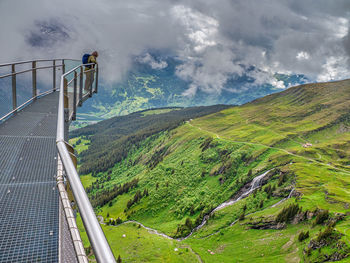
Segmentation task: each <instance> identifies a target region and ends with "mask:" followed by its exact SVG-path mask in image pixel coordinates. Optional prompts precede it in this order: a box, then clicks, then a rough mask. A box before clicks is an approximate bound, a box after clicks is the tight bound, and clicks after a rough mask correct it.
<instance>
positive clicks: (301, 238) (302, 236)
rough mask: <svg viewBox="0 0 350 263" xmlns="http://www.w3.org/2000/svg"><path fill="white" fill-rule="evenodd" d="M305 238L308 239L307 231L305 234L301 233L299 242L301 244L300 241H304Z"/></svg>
mask: <svg viewBox="0 0 350 263" xmlns="http://www.w3.org/2000/svg"><path fill="white" fill-rule="evenodd" d="M307 238H309V231H307V232H303V231H301V232H300V234H299V236H298V240H299V242H301V241H303V240H305V239H307Z"/></svg>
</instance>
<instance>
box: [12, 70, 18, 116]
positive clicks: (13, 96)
mask: <svg viewBox="0 0 350 263" xmlns="http://www.w3.org/2000/svg"><path fill="white" fill-rule="evenodd" d="M11 69H12V74H13V75H12V110H16V108H17V89H16V74H15V73H16V68H15V64H12V65H11Z"/></svg>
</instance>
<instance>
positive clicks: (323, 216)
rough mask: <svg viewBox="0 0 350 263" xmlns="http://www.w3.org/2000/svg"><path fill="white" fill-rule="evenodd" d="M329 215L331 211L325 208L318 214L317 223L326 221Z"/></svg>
mask: <svg viewBox="0 0 350 263" xmlns="http://www.w3.org/2000/svg"><path fill="white" fill-rule="evenodd" d="M328 217H329V212H328V210H323V211H321V212H320V213H319V214H318V215H317V216H316V219H315V224H316V225H320V224H323V223H324V221H326V220H327V219H328Z"/></svg>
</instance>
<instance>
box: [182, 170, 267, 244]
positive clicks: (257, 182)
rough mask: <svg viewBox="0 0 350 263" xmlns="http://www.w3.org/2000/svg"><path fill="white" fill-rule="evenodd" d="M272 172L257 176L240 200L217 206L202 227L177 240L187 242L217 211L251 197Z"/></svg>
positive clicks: (200, 226) (203, 221)
mask: <svg viewBox="0 0 350 263" xmlns="http://www.w3.org/2000/svg"><path fill="white" fill-rule="evenodd" d="M270 171H271V170H268V171H266V172H265V173H263V174H260V175H258V176H256V177H255V178H254V179H253V181H252V183H251V186H250V188H249V190H248V191H246V192H244V193H243V194H241V195H240V196H239V197H238V198H236V199H233V200H229V201H226V202H224V203H222V204H221V205H219V206H217V207H216V208H215V209H214V210H213V211H211V212H210V214H209V215H206V216H204V218H203V220H202V223H201V224H200V225H198V226H197V227H195V228H194V229H192V231H191V233H190V234H189V235H187V236H186V237H183V238H179V239H177V240H178V241H182V240H185V239H187V238H189V237H190V236H192V234H193V232H195V231H197V230H199V229H201V228H202V227H203V226H204V225H205V224H206V223H207V222H208V220H209V217H210V216H211V215H212V214H213V213H214V212H216V211H218V210H221V209H223V208H225V207H227V206H230V205H233V204H234V203H236V202H238V201H239V200H241V199H243V198H245V197H247V196H248V195H250V194H251V193H252V192H253V191H254V190H255V189H257V188H258V187H260V186H261V181H262V179H264V177H265V176H266V175H267V173H268V172H270Z"/></svg>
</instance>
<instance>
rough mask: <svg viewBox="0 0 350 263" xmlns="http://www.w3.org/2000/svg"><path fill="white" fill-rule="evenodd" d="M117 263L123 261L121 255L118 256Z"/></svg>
mask: <svg viewBox="0 0 350 263" xmlns="http://www.w3.org/2000/svg"><path fill="white" fill-rule="evenodd" d="M117 263H122V258H121V257H120V255H119V256H118V259H117Z"/></svg>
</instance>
